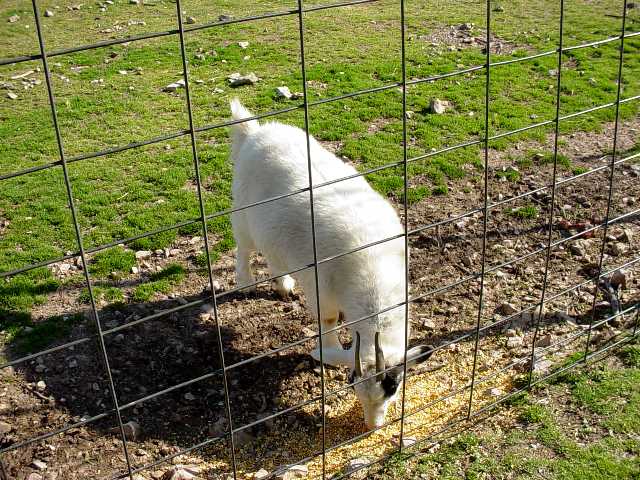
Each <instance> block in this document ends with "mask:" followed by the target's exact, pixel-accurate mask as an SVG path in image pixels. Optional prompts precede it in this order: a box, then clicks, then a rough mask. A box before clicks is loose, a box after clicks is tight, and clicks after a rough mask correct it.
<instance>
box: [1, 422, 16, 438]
mask: <svg viewBox="0 0 640 480" xmlns="http://www.w3.org/2000/svg"><path fill="white" fill-rule="evenodd" d="M11 430H13V427H12V426H11V424H10V423H7V422H0V437H2V436H3V435H6V434H7V433H9V432H10V431H11Z"/></svg>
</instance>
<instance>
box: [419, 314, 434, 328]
mask: <svg viewBox="0 0 640 480" xmlns="http://www.w3.org/2000/svg"><path fill="white" fill-rule="evenodd" d="M422 326H423V327H424V328H426V329H427V330H435V329H436V324H435V322H434V321H433V319H431V318H428V317H427V318H423V319H422Z"/></svg>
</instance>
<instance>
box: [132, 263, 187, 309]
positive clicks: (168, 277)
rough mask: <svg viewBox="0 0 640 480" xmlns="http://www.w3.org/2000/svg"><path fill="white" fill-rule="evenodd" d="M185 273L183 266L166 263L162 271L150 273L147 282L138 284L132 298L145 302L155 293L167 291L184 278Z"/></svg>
mask: <svg viewBox="0 0 640 480" xmlns="http://www.w3.org/2000/svg"><path fill="white" fill-rule="evenodd" d="M186 274H187V272H186V270H185V268H184V267H183V266H182V265H180V264H178V263H173V264H170V265H167V266H166V267H165V268H164V269H162V271H160V272H157V273H154V274H153V275H151V278H150V281H149V282H147V283H143V284H141V285H138V286H137V287H136V288H135V290H134V291H133V295H132V298H133V300H134V301H136V302H146V301H148V300H151V298H153V296H154V295H155V294H156V293H165V294H166V293H169V292H171V289H172V288H173V287H174V286H176V285H179V284H180V283H181V282H182V281H183V280H184V278H185V276H186Z"/></svg>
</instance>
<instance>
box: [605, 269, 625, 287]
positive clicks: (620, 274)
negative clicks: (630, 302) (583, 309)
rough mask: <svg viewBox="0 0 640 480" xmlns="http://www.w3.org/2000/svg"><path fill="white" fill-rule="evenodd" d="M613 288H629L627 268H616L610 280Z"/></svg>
mask: <svg viewBox="0 0 640 480" xmlns="http://www.w3.org/2000/svg"><path fill="white" fill-rule="evenodd" d="M609 282H610V283H611V285H612V286H613V288H616V289H618V288H627V272H626V271H625V270H622V269H621V270H616V271H615V272H613V274H612V275H611V278H610V280H609Z"/></svg>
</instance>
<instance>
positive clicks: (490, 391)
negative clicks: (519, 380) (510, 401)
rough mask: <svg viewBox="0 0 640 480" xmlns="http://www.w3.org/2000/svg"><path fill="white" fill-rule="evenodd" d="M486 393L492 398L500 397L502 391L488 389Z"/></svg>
mask: <svg viewBox="0 0 640 480" xmlns="http://www.w3.org/2000/svg"><path fill="white" fill-rule="evenodd" d="M487 393H488V394H489V395H491V396H492V397H499V396H501V395H502V390H500V389H499V388H490V389H488V390H487Z"/></svg>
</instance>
